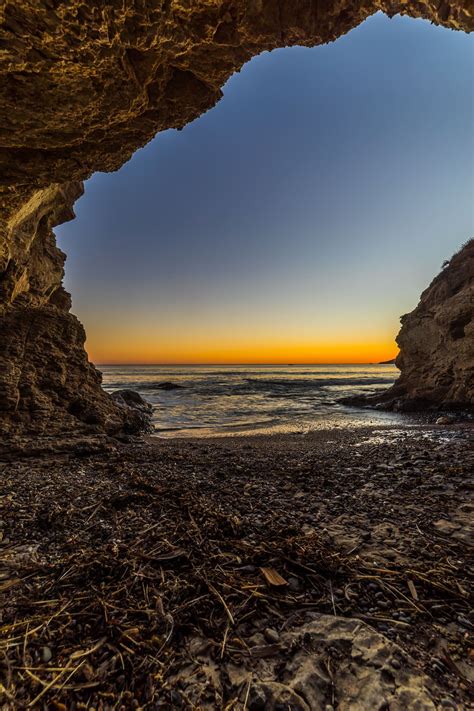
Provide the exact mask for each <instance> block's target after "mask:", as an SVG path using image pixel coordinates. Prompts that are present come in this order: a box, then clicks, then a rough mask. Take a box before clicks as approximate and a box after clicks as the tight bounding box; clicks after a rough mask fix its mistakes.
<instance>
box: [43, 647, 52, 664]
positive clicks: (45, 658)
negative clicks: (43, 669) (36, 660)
mask: <svg viewBox="0 0 474 711" xmlns="http://www.w3.org/2000/svg"><path fill="white" fill-rule="evenodd" d="M52 656H53V653H52V651H51V650H50V648H49V647H43V649H42V650H41V659H42V660H43V662H44V663H45V664H47V663H48V662H49V661H51V657H52Z"/></svg>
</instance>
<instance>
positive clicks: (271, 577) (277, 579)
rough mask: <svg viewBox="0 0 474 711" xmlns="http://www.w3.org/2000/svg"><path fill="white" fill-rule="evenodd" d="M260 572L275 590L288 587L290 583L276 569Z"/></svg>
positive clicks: (263, 569) (261, 569) (264, 569)
mask: <svg viewBox="0 0 474 711" xmlns="http://www.w3.org/2000/svg"><path fill="white" fill-rule="evenodd" d="M260 572H261V574H262V575H263V577H264V578H265V580H266V581H267V583H268V584H269V585H272V586H273V587H275V588H279V587H282V586H284V585H288V582H287V581H286V580H285V578H282V576H281V575H280V573H278V572H277V571H276V570H275V569H274V568H260Z"/></svg>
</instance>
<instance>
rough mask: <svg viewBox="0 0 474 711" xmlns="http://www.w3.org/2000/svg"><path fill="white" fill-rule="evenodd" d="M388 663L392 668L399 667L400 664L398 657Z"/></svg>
mask: <svg viewBox="0 0 474 711" xmlns="http://www.w3.org/2000/svg"><path fill="white" fill-rule="evenodd" d="M390 664H391V666H392V667H393V668H394V669H401V666H402V665H401V664H400V662H399V661H398V659H391V660H390Z"/></svg>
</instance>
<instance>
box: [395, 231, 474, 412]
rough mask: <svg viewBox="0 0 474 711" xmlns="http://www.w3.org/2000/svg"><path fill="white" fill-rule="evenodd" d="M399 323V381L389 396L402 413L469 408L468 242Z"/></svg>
mask: <svg viewBox="0 0 474 711" xmlns="http://www.w3.org/2000/svg"><path fill="white" fill-rule="evenodd" d="M401 322H402V328H401V330H400V333H399V334H398V336H397V343H398V345H399V346H400V354H399V356H398V358H397V365H398V367H399V368H400V370H401V376H400V378H399V380H398V381H397V384H396V386H395V388H394V394H395V396H398V395H399V396H400V397H401V399H402V403H404V409H407V408H410V409H418V408H420V407H430V406H435V407H447V408H450V407H466V408H472V407H474V240H471V241H470V242H468V243H467V244H466V245H465V246H464V247H463V249H462V250H461V251H460V252H458V253H457V254H455V255H454V257H453V258H452V259H451V260H450V262H449V263H448V264H447V265H446V266H445V267H444V269H443V270H442V271H441V273H440V274H438V276H437V277H436V278H435V279H434V280H433V281H432V283H431V284H430V286H429V287H428V288H427V289H426V291H424V292H423V294H422V295H421V299H420V303H419V304H418V306H417V307H416V309H414V311H412V312H411V313H409V314H407V315H406V316H402V319H401Z"/></svg>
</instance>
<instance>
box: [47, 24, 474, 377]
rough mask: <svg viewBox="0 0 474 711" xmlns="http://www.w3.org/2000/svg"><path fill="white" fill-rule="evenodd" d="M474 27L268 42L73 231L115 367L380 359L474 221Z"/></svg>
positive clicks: (87, 310) (69, 279) (77, 281)
mask: <svg viewBox="0 0 474 711" xmlns="http://www.w3.org/2000/svg"><path fill="white" fill-rule="evenodd" d="M473 67H474V38H473V37H469V36H467V35H465V34H463V33H458V32H452V31H449V30H446V29H441V28H437V27H434V26H432V25H430V24H429V23H427V22H424V21H421V20H410V19H405V18H395V19H393V20H389V19H388V18H386V17H385V16H382V15H377V16H374V17H372V18H371V19H369V20H368V21H367V22H366V23H364V24H363V25H362V26H360V27H359V28H357V29H355V30H353V31H352V32H351V33H350V34H349V35H347V36H345V37H342V38H341V39H339V40H337V42H335V43H333V44H331V45H327V46H324V47H317V48H313V49H306V48H291V49H284V50H278V51H275V52H272V53H264V54H262V55H260V56H259V57H256V58H254V59H253V60H252V61H251V62H249V63H248V64H247V65H246V66H245V67H244V68H243V70H242V71H241V72H240V73H239V74H236V75H234V76H233V77H232V78H231V79H230V81H229V82H228V83H227V85H226V86H225V87H224V97H223V99H222V101H221V102H220V103H219V104H218V105H217V106H216V107H215V108H214V109H213V110H211V111H209V112H208V113H207V114H205V115H204V116H202V117H201V118H199V119H198V120H196V121H194V123H192V124H190V125H189V126H187V127H186V128H185V129H184V130H182V131H167V132H164V133H162V134H159V135H158V136H157V137H156V138H155V140H154V141H152V142H151V143H150V144H149V145H148V146H146V147H145V148H144V149H142V150H141V151H139V152H137V153H136V154H135V156H134V157H133V159H132V160H131V161H130V162H129V163H128V164H127V165H125V166H124V167H123V168H122V169H121V170H120V171H119V172H117V173H115V174H97V175H95V176H94V177H93V178H92V179H91V180H89V181H88V182H87V184H86V194H85V197H83V198H82V199H81V200H80V201H79V202H78V203H77V204H76V214H77V219H76V220H75V221H73V222H71V223H68V224H66V225H64V226H62V227H60V228H58V229H57V235H58V238H59V239H58V241H59V245H60V247H61V248H62V249H63V250H64V251H65V252H66V253H67V255H68V261H67V266H66V280H65V283H66V288H67V289H68V290H69V291H71V292H72V295H73V311H74V313H75V314H77V315H78V317H79V318H80V319H81V321H82V322H83V323H84V325H85V327H86V331H87V334H88V342H87V349H88V352H89V355H90V358H91V360H93V361H94V362H96V363H119V362H120V363H125V362H130V363H202V362H204V363H219V362H221V363H226V362H227V363H295V364H296V363H330V362H345V363H349V362H372V361H379V360H385V359H388V358H391V357H393V356H394V355H395V354H396V346H395V343H394V337H395V335H396V333H397V331H398V329H399V317H400V315H401V314H403V313H405V312H407V311H410V310H412V309H413V308H414V307H415V306H416V303H417V301H418V298H419V295H420V293H421V291H422V290H423V289H424V288H425V287H426V286H427V285H428V283H429V282H430V281H431V279H432V278H433V277H434V276H435V274H436V273H437V272H438V271H439V269H440V267H441V263H442V262H443V260H444V259H447V258H449V257H450V256H451V254H452V253H453V252H454V251H456V250H457V249H459V247H460V246H461V244H462V243H463V242H465V241H466V240H467V239H468V238H470V237H472V236H473V234H474V214H473V204H474V202H473V199H474V189H473V187H474V175H473V171H474V167H473V166H474V145H473V132H472V126H473V123H474V86H473V83H474V81H473Z"/></svg>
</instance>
